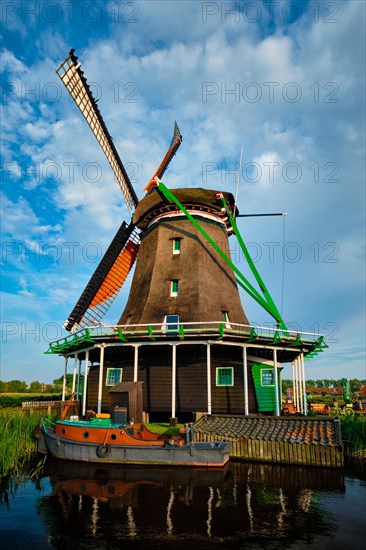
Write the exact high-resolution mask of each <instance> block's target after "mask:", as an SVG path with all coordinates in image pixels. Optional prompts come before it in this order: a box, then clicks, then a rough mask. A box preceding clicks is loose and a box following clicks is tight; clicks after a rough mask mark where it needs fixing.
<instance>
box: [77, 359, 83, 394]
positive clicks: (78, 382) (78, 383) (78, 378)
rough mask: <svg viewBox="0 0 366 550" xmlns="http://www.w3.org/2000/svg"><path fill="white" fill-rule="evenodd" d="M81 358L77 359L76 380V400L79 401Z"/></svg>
mask: <svg viewBox="0 0 366 550" xmlns="http://www.w3.org/2000/svg"><path fill="white" fill-rule="evenodd" d="M81 363H82V361H81V359H79V368H78V376H77V380H76V400H77V401H79V399H80V376H81Z"/></svg>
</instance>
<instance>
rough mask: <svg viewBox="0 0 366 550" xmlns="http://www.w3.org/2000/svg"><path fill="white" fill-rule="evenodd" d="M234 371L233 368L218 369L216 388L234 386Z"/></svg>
mask: <svg viewBox="0 0 366 550" xmlns="http://www.w3.org/2000/svg"><path fill="white" fill-rule="evenodd" d="M233 385H234V369H233V368H232V367H228V368H224V369H221V368H220V369H216V386H233Z"/></svg>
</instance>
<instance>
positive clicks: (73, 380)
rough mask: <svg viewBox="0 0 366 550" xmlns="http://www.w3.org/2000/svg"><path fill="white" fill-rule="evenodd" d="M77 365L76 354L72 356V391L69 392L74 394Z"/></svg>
mask: <svg viewBox="0 0 366 550" xmlns="http://www.w3.org/2000/svg"><path fill="white" fill-rule="evenodd" d="M77 364H78V354H77V353H76V354H75V355H74V372H73V375H72V390H71V393H75V387H76V367H77Z"/></svg>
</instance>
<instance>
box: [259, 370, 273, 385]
mask: <svg viewBox="0 0 366 550" xmlns="http://www.w3.org/2000/svg"><path fill="white" fill-rule="evenodd" d="M264 371H271V372H272V380H273V384H263V372H264ZM274 385H275V384H274V368H267V369H261V386H262V387H264V388H273V387H274Z"/></svg>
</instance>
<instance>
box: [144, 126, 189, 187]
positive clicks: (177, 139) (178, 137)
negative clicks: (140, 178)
mask: <svg viewBox="0 0 366 550" xmlns="http://www.w3.org/2000/svg"><path fill="white" fill-rule="evenodd" d="M182 141H183V136H182V134H181V133H180V130H179V127H178V124H177V123H176V122H175V123H174V132H173V137H172V141H171V143H170V145H169V149H168V150H167V152H166V154H165V157H164V158H163V160H162V161H161V163H160V164H159V166H158V169H157V170H156V172H155V173H154V175H153V177H152V178H151V179H150V181H149V183H148V184H147V185H146V187H145V189H144V190H145V191H148V190H149V189H150V188H151V187H152V182H153V180H154V179H155V178H159V180H160V179H161V178H162V177H163V174H164V173H165V171H166V169H167V168H168V166H169V164H170V161H171V160H172V158H173V157H174V155H175V153H176V152H177V150H178V148H179V146H180V144H181V143H182Z"/></svg>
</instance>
